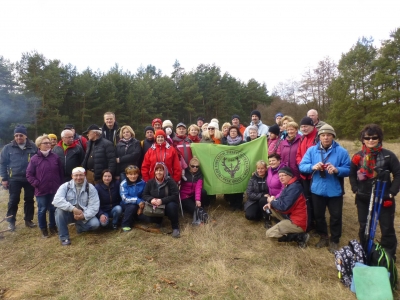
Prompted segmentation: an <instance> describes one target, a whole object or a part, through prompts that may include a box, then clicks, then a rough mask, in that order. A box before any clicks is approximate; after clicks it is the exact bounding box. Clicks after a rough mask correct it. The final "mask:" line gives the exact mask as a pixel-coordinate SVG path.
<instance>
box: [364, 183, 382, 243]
mask: <svg viewBox="0 0 400 300" xmlns="http://www.w3.org/2000/svg"><path fill="white" fill-rule="evenodd" d="M380 184H381V181H380V180H379V179H378V180H374V181H373V182H372V189H371V197H370V199H369V208H368V217H367V224H366V226H365V231H364V245H363V248H364V249H365V250H367V249H368V240H369V230H370V228H371V222H372V208H373V207H374V197H377V196H376V195H378V190H379V187H380ZM374 188H376V189H375V193H374ZM376 201H378V199H376Z"/></svg>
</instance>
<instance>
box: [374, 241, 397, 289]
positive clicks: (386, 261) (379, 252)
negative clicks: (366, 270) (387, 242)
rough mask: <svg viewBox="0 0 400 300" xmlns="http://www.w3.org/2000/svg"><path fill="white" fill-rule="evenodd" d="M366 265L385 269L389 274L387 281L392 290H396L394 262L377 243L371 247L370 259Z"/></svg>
mask: <svg viewBox="0 0 400 300" xmlns="http://www.w3.org/2000/svg"><path fill="white" fill-rule="evenodd" d="M368 265H369V266H379V267H385V268H386V269H387V270H388V272H389V273H390V278H389V281H390V285H391V287H392V290H395V289H396V285H397V268H396V262H395V260H394V259H393V257H392V256H391V255H390V254H389V253H387V252H386V251H385V249H384V248H383V247H382V246H381V245H380V244H379V243H376V244H374V245H373V246H372V251H371V258H370V261H369V264H368Z"/></svg>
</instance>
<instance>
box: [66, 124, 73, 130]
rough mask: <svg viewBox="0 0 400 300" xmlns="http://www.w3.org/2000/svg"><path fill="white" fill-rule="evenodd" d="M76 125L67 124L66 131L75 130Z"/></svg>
mask: <svg viewBox="0 0 400 300" xmlns="http://www.w3.org/2000/svg"><path fill="white" fill-rule="evenodd" d="M74 128H75V127H74V125H73V124H65V126H64V129H74Z"/></svg>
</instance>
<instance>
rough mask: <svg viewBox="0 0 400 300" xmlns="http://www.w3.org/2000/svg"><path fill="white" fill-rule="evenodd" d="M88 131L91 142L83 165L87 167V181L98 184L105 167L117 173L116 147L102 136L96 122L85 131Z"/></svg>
mask: <svg viewBox="0 0 400 300" xmlns="http://www.w3.org/2000/svg"><path fill="white" fill-rule="evenodd" d="M86 133H87V136H88V139H89V142H88V146H87V151H86V155H85V158H84V160H83V162H82V166H83V167H84V168H85V169H86V175H87V181H88V182H89V183H91V184H96V183H97V182H98V181H100V179H101V172H103V170H104V169H110V171H111V172H112V174H115V170H116V167H117V161H116V159H115V148H114V145H113V143H112V142H110V141H109V140H107V139H105V138H103V137H102V134H101V129H100V127H99V126H97V125H96V124H92V125H90V126H89V127H88V129H87V130H86V131H85V132H84V134H86Z"/></svg>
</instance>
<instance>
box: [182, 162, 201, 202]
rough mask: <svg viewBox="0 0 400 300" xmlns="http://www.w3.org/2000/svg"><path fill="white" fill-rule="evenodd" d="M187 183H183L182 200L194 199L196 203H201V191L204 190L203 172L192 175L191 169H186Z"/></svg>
mask: <svg viewBox="0 0 400 300" xmlns="http://www.w3.org/2000/svg"><path fill="white" fill-rule="evenodd" d="M185 177H186V179H187V180H186V181H183V180H182V181H181V190H180V195H181V200H185V199H188V198H194V200H195V201H201V189H202V188H203V174H202V173H201V171H200V170H199V171H197V172H196V173H194V174H193V173H190V171H189V168H187V169H185Z"/></svg>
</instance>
